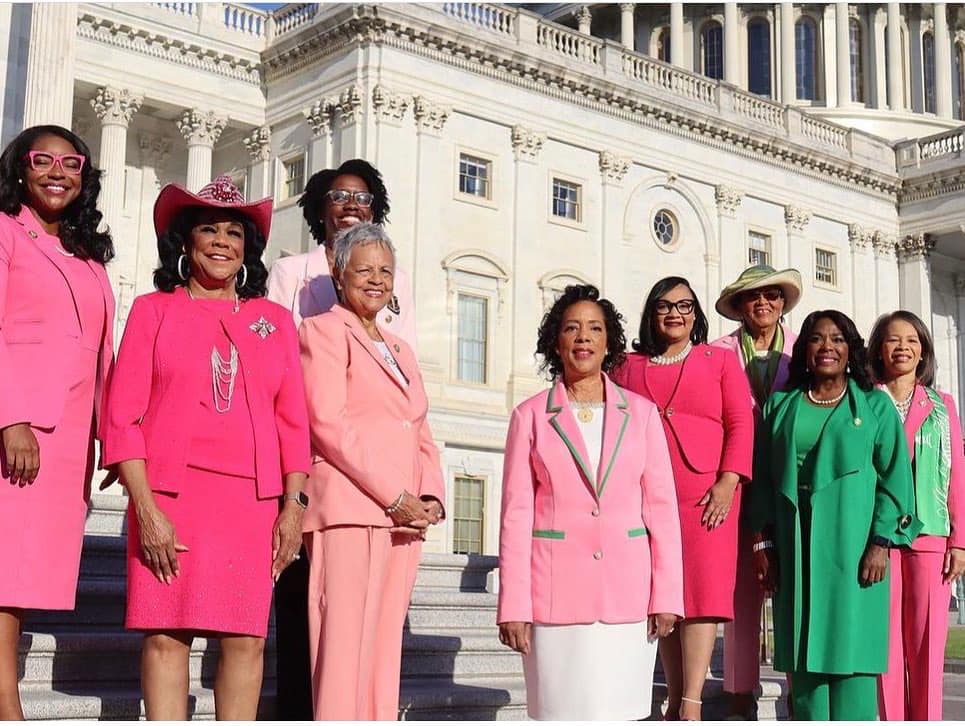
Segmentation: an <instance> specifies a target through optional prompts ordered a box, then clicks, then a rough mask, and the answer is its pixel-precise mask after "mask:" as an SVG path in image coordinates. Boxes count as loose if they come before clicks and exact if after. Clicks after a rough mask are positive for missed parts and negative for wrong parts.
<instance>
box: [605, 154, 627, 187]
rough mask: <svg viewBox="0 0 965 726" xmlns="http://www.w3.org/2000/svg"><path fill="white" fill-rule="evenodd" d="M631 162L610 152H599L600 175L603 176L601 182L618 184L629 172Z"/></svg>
mask: <svg viewBox="0 0 965 726" xmlns="http://www.w3.org/2000/svg"><path fill="white" fill-rule="evenodd" d="M632 163H633V160H632V159H630V158H628V157H625V156H617V155H616V154H614V153H613V152H610V151H601V152H600V174H602V175H603V181H604V182H609V183H612V184H619V183H620V182H622V181H623V177H625V176H626V175H627V172H628V171H630V165H631V164H632Z"/></svg>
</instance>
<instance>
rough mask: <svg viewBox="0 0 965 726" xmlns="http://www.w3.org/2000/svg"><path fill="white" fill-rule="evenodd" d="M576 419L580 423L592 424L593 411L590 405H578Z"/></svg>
mask: <svg viewBox="0 0 965 726" xmlns="http://www.w3.org/2000/svg"><path fill="white" fill-rule="evenodd" d="M576 405H577V406H579V408H577V409H576V418H577V419H578V420H579V422H580V423H590V421H592V420H593V409H592V408H591V407H590V406H591V404H589V403H577V404H576Z"/></svg>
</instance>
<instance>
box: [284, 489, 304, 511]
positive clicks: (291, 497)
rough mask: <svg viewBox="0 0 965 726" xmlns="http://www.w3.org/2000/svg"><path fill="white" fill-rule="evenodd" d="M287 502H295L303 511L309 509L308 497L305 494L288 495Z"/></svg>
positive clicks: (286, 496)
mask: <svg viewBox="0 0 965 726" xmlns="http://www.w3.org/2000/svg"><path fill="white" fill-rule="evenodd" d="M285 501H286V502H288V501H291V502H295V503H296V504H297V505H298V506H299V507H301V508H302V509H308V495H307V494H306V493H305V492H296V493H295V494H286V495H285Z"/></svg>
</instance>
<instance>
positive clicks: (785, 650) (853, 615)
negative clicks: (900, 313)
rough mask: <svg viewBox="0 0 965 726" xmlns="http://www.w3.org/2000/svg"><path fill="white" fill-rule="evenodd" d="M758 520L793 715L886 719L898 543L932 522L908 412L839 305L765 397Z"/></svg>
mask: <svg viewBox="0 0 965 726" xmlns="http://www.w3.org/2000/svg"><path fill="white" fill-rule="evenodd" d="M759 435H760V437H761V441H760V442H759V445H757V446H755V447H754V450H755V452H756V454H757V456H756V459H755V462H754V479H753V481H754V486H753V487H750V500H751V506H750V507H748V515H749V519H750V521H749V522H748V524H749V525H750V527H751V530H752V531H753V532H755V533H756V534H755V544H754V564H755V570H756V572H757V577H758V580H759V581H760V583H761V585H762V586H763V587H764V589H765V590H769V591H773V592H774V667H775V668H776V669H777V670H780V671H784V672H787V673H791V674H793V675H792V677H791V683H792V692H791V699H792V703H793V707H794V717H795V718H797V719H802V720H829V719H830V720H842V719H846V720H874V719H875V718H877V715H878V704H877V694H876V674H878V673H881V672H883V671H884V670H885V669H886V667H887V657H888V603H889V599H888V572H887V565H888V548H889V547H895V546H908V545H910V543H911V541H912V540H913V539H914V537H915V535H916V534H917V532H918V529H919V528H920V523H919V522H918V521H917V519H916V518H915V517H914V514H913V512H914V485H913V481H912V474H911V464H910V463H909V459H908V452H907V447H906V446H905V442H904V432H903V430H902V426H901V420H900V419H899V418H898V416H897V414H896V413H895V407H894V405H893V404H892V403H891V401H890V400H889V399H888V396H887V395H885V394H884V393H882V392H881V391H878V390H875V389H874V388H873V386H872V384H871V380H870V378H869V375H868V372H867V371H866V369H865V348H864V341H863V340H862V339H861V336H860V335H859V334H858V331H857V329H856V328H855V325H854V323H853V322H852V321H851V319H850V318H848V317H847V316H846V315H844V314H843V313H841V312H838V311H837V310H821V311H818V312H815V313H811V314H810V315H809V316H808V317H807V318H806V319H805V320H804V323H803V324H802V326H801V332H800V336H799V337H798V339H797V342H796V343H795V344H794V349H793V353H792V356H791V364H790V378H789V380H788V384H787V386H786V388H785V390H784V391H782V392H779V393H775V394H773V395H772V396H771V398H770V399H769V400H768V402H767V405H766V406H765V408H764V421H763V425H762V426H761V427H760V429H759Z"/></svg>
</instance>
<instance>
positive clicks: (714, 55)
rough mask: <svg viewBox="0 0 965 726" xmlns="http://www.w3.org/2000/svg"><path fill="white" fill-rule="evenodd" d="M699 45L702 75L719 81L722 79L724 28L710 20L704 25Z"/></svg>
mask: <svg viewBox="0 0 965 726" xmlns="http://www.w3.org/2000/svg"><path fill="white" fill-rule="evenodd" d="M700 44H701V61H702V62H701V65H702V66H703V71H704V75H705V76H708V77H710V78H714V79H717V80H720V79H721V78H723V77H724V28H723V27H722V26H721V24H720V23H718V22H717V21H716V20H711V21H710V22H709V23H707V24H706V25H704V29H703V31H701V33H700Z"/></svg>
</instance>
